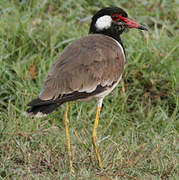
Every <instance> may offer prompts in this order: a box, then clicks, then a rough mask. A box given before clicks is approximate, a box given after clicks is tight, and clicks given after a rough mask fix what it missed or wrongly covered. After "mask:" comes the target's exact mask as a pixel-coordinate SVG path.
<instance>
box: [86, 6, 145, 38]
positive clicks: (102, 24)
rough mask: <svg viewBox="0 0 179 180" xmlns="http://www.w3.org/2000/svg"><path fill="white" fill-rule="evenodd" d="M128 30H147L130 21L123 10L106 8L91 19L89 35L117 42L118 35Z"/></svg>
mask: <svg viewBox="0 0 179 180" xmlns="http://www.w3.org/2000/svg"><path fill="white" fill-rule="evenodd" d="M129 28H137V29H141V30H147V28H145V27H144V26H142V25H140V24H138V23H136V22H134V21H132V20H130V19H129V18H128V15H127V13H126V12H125V11H124V10H123V9H121V8H118V7H107V8H104V9H101V10H100V11H98V12H97V13H96V14H95V15H94V16H93V17H92V22H91V26H90V30H89V33H100V34H105V35H108V36H111V37H113V38H115V39H116V40H118V41H119V40H120V34H122V32H123V31H124V30H125V29H129Z"/></svg>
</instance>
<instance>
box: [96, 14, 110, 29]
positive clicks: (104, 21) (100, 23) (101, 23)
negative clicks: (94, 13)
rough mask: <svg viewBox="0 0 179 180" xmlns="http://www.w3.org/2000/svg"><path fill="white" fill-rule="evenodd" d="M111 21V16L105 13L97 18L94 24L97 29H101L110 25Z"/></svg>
mask: <svg viewBox="0 0 179 180" xmlns="http://www.w3.org/2000/svg"><path fill="white" fill-rule="evenodd" d="M111 23H112V18H111V17H110V16H108V15H105V16H102V17H100V18H98V19H97V21H96V25H95V26H96V28H97V30H103V29H108V28H109V27H111Z"/></svg>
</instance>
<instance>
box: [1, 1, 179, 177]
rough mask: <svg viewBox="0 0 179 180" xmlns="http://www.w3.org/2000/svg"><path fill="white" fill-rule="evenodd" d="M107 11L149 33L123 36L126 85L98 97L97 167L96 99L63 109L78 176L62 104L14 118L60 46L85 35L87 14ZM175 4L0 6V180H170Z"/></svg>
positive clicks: (175, 99)
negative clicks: (94, 136)
mask: <svg viewBox="0 0 179 180" xmlns="http://www.w3.org/2000/svg"><path fill="white" fill-rule="evenodd" d="M111 5H113V6H119V7H123V8H125V9H126V11H127V12H128V13H129V15H130V17H131V18H133V19H136V21H138V22H139V23H143V24H147V25H148V27H149V29H150V31H149V33H148V34H143V33H142V32H140V31H138V30H131V31H129V32H128V33H124V34H123V36H122V39H123V43H124V44H125V47H126V53H127V62H126V66H125V72H124V75H123V84H124V85H123V86H122V84H119V86H118V87H117V88H116V89H115V90H114V91H113V93H111V94H110V95H109V96H108V97H107V98H106V99H105V101H104V106H103V109H102V113H101V115H100V121H99V128H98V144H99V149H100V153H101V155H102V160H103V165H104V169H103V170H99V169H98V166H97V162H96V158H95V156H94V154H93V148H92V143H91V132H92V129H93V122H94V119H95V111H96V106H95V102H90V103H76V102H73V103H71V107H70V113H69V119H70V136H71V144H72V156H73V161H74V167H75V171H76V173H75V176H71V175H70V173H69V169H68V167H69V166H68V163H69V162H68V156H67V148H66V143H65V132H64V123H63V116H64V110H65V106H64V105H62V106H61V107H60V108H59V110H58V111H55V112H54V113H52V114H51V115H49V116H47V117H45V118H39V119H35V118H31V117H24V116H23V115H22V113H23V112H24V111H25V110H26V108H27V106H26V104H27V103H28V102H29V101H30V100H31V99H32V98H34V97H36V96H37V95H38V93H39V92H40V90H41V88H42V84H43V81H44V79H45V77H46V75H47V72H48V70H49V68H50V66H51V64H52V63H53V62H54V61H55V60H56V59H57V58H58V56H59V54H60V53H61V52H62V50H63V48H64V47H65V46H66V45H67V44H69V43H70V42H72V41H73V40H75V39H77V38H79V37H81V36H84V35H86V34H87V33H88V28H89V23H90V17H91V16H92V14H93V13H94V12H96V11H97V10H99V9H101V8H102V7H105V6H111ZM178 5H179V4H178V2H177V1H176V0H171V1H167V0H163V1H161V0H151V1H147V0H143V1H142V0H135V1H132V2H130V1H127V0H121V1H116V0H111V1H107V0H99V1H93V0H90V1H84V0H77V1H71V0H67V1H61V0H58V1H57V0H56V1H55V0H54V1H50V0H34V1H33V0H29V1H27V0H21V1H20V0H19V1H18V0H17V1H13V0H1V1H0V77H1V78H0V179H65V178H66V179H103V180H104V177H109V178H114V179H145V180H146V179H152V180H153V179H154V180H158V179H162V180H167V179H169V180H170V179H171V180H172V179H178V178H179V173H178V172H179V167H178V160H179V159H178V156H177V155H178V153H179V150H178V142H179V136H178V131H179V51H178V49H179V36H178V32H179V31H178V28H179V25H178V24H179V22H178V19H179V16H178V14H177V11H178V8H177V6H178ZM122 88H123V90H122ZM75 132H77V134H78V137H77V136H75ZM81 141H83V143H84V144H85V145H86V147H87V148H85V147H84V146H82V145H81V144H80V142H81ZM102 177H103V178H102Z"/></svg>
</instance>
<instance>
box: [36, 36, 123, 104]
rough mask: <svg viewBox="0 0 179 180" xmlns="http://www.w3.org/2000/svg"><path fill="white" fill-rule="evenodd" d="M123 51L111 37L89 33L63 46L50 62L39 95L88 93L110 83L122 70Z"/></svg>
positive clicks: (43, 96) (52, 97) (56, 95)
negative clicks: (58, 54)
mask: <svg viewBox="0 0 179 180" xmlns="http://www.w3.org/2000/svg"><path fill="white" fill-rule="evenodd" d="M124 61H125V57H124V55H123V50H122V49H121V47H120V46H119V45H118V44H117V42H116V41H114V40H113V39H112V38H110V37H108V36H105V35H99V34H93V35H88V36H85V37H83V38H81V39H79V40H76V41H75V42H73V43H72V44H70V45H69V46H67V47H66V48H65V49H64V51H63V53H62V54H61V56H60V57H59V59H58V60H57V61H56V62H55V63H54V64H53V66H52V68H51V70H50V72H49V74H48V76H47V78H46V80H45V83H44V87H43V89H42V92H41V93H40V96H39V98H40V99H42V100H50V99H56V98H57V97H59V96H63V95H64V94H70V93H73V92H74V91H75V92H88V93H90V92H92V91H94V90H95V89H96V87H97V86H98V85H101V86H103V87H104V86H110V85H111V84H112V83H113V82H115V81H117V80H118V79H119V77H120V76H121V74H122V72H123V69H124Z"/></svg>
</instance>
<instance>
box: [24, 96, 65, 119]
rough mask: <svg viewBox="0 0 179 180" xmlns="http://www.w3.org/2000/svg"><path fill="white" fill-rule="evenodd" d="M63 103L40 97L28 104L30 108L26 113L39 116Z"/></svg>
mask: <svg viewBox="0 0 179 180" xmlns="http://www.w3.org/2000/svg"><path fill="white" fill-rule="evenodd" d="M61 104H62V103H56V102H53V101H43V100H41V99H39V98H36V99H34V100H32V101H31V102H30V103H29V104H28V106H30V108H29V109H27V111H26V112H25V114H26V115H35V116H38V117H42V116H45V115H47V114H49V113H51V112H53V111H54V110H55V109H57V108H58V107H59V106H60V105H61Z"/></svg>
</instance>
